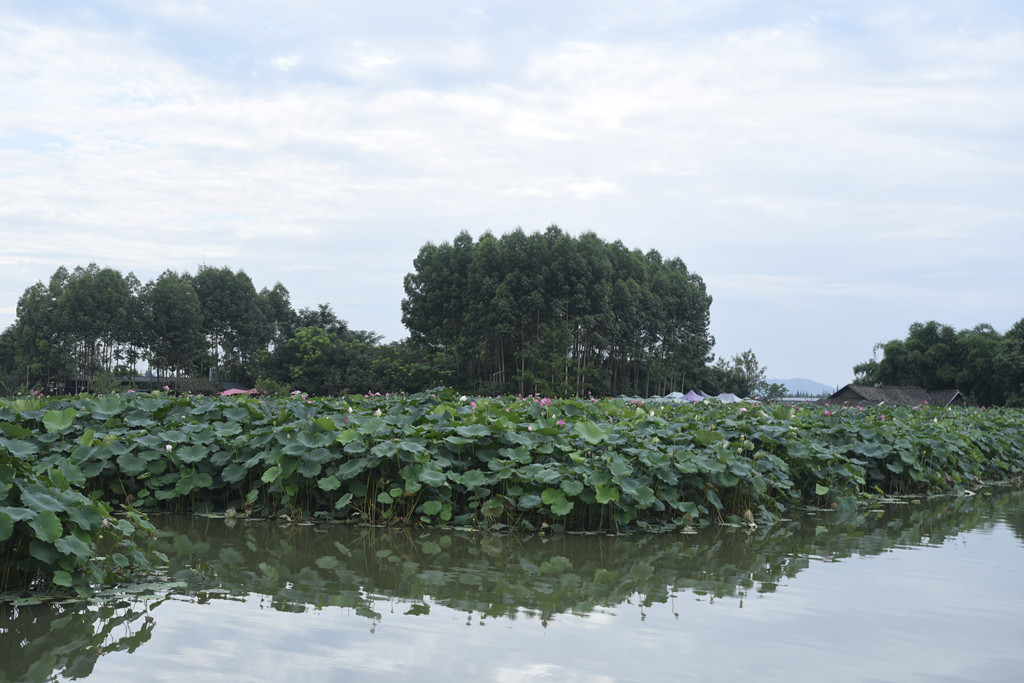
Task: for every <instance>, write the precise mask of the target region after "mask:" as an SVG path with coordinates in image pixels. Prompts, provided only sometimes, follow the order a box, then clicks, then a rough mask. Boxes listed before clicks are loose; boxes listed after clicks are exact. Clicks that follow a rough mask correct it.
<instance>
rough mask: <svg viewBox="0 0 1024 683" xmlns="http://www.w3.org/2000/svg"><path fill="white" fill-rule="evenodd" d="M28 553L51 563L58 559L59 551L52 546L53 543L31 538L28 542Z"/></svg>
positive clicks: (41, 560)
mask: <svg viewBox="0 0 1024 683" xmlns="http://www.w3.org/2000/svg"><path fill="white" fill-rule="evenodd" d="M28 554H29V555H31V556H32V557H34V558H36V559H37V560H39V561H40V562H43V563H45V564H53V563H54V562H56V561H57V560H59V559H60V553H58V552H57V549H56V548H54V547H53V543H49V542H45V541H40V540H39V539H38V538H33V539H32V542H31V543H29V544H28Z"/></svg>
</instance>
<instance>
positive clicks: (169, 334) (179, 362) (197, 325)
mask: <svg viewBox="0 0 1024 683" xmlns="http://www.w3.org/2000/svg"><path fill="white" fill-rule="evenodd" d="M143 310H144V315H145V318H146V326H147V329H148V330H149V334H148V335H147V337H146V344H147V347H148V349H149V354H148V358H147V360H148V361H149V363H150V365H151V366H152V367H153V368H154V369H156V371H157V373H156V374H157V376H158V377H159V376H161V371H162V370H166V371H167V372H168V373H170V374H172V375H173V376H174V377H176V378H180V377H181V376H183V375H185V376H194V375H195V373H196V371H197V370H198V369H199V367H200V362H201V359H202V357H203V350H204V346H205V344H204V339H203V326H202V325H203V318H202V310H201V309H200V305H199V296H198V295H197V294H196V292H195V290H194V289H193V288H192V284H191V282H190V281H189V278H188V277H187V276H183V275H178V274H177V273H175V272H174V271H172V270H167V271H164V273H163V274H162V275H160V277H159V278H157V280H156V281H155V282H151V283H150V284H149V285H147V286H146V288H145V290H144V291H143Z"/></svg>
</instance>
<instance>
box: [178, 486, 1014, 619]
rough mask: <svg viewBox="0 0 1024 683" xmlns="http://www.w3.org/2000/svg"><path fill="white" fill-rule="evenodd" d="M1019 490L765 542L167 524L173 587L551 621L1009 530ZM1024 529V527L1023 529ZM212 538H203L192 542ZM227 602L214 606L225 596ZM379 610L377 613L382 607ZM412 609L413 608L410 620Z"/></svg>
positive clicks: (736, 535)
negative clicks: (995, 526)
mask: <svg viewBox="0 0 1024 683" xmlns="http://www.w3.org/2000/svg"><path fill="white" fill-rule="evenodd" d="M1021 497H1022V493H1021V492H1020V491H1014V492H1007V493H999V494H996V495H991V496H988V495H979V496H974V497H970V498H955V497H949V498H938V499H934V500H931V501H927V502H914V503H907V504H902V505H888V506H885V507H880V508H878V509H873V510H872V509H866V510H861V511H859V512H857V513H855V514H850V515H845V516H841V515H839V514H838V513H818V514H816V515H815V514H810V513H808V514H806V515H804V516H803V517H802V518H801V519H799V520H796V521H793V522H791V523H786V524H779V525H775V526H773V527H769V528H763V529H757V530H754V531H753V532H748V531H746V530H739V529H732V528H723V527H719V528H715V529H705V530H702V531H701V532H700V533H696V534H679V533H665V534H646V535H635V536H619V537H612V536H602V535H591V536H582V535H580V536H577V535H560V536H555V537H541V536H518V535H504V536H498V535H486V534H479V533H475V532H469V531H459V530H452V531H447V532H436V531H431V532H422V531H420V530H417V529H393V528H392V529H382V528H357V529H353V528H337V527H336V528H333V529H330V530H327V531H324V530H317V529H314V528H312V527H288V528H281V527H278V526H275V525H271V524H265V523H253V524H240V525H239V526H237V527H234V528H231V527H228V526H227V525H224V524H222V523H221V522H220V521H219V520H213V521H211V520H205V519H197V518H179V519H176V520H168V528H169V529H170V530H171V531H172V532H173V533H172V535H171V537H170V538H171V541H169V542H173V544H174V547H173V549H172V548H171V547H167V548H164V549H163V550H164V551H165V552H166V553H167V554H168V555H171V556H172V562H174V564H172V567H171V571H172V573H173V574H174V578H177V579H180V580H184V581H186V582H188V585H189V586H190V590H191V591H192V593H193V594H194V595H204V594H203V593H201V592H200V591H201V590H202V589H211V588H217V589H223V590H225V591H227V594H228V595H230V594H234V595H236V596H237V595H244V594H247V593H260V594H264V595H267V596H269V597H270V599H271V605H272V606H273V607H274V608H275V609H280V610H287V611H295V610H302V609H306V608H309V607H313V608H320V607H327V606H340V607H348V608H352V609H354V610H356V611H357V613H359V614H362V615H364V616H367V617H378V618H379V616H380V614H379V612H378V610H377V609H376V608H375V604H377V603H379V600H380V596H385V599H388V598H390V599H399V600H406V601H409V602H411V603H413V607H411V608H410V610H409V611H411V613H412V614H416V613H419V612H418V611H417V609H413V608H415V607H416V606H417V605H419V607H418V610H419V611H422V612H423V613H425V612H426V611H429V605H427V604H425V603H424V600H423V596H429V597H430V601H431V602H434V603H438V604H443V605H445V606H447V607H450V608H453V609H457V610H463V611H467V612H470V611H471V612H479V613H480V614H482V615H484V616H505V617H512V618H515V617H517V616H519V615H520V613H523V612H525V613H527V614H536V615H539V616H541V617H543V618H549V617H551V616H553V615H556V614H559V613H567V612H569V613H576V614H586V613H589V612H591V611H593V610H594V609H595V608H596V607H598V606H604V607H611V606H615V605H619V604H622V603H624V602H626V601H629V600H634V599H635V596H639V599H640V600H641V601H642V602H643V603H645V604H651V603H654V602H665V601H667V600H669V599H670V597H671V595H672V594H673V593H674V592H678V591H684V590H689V591H693V592H694V593H697V594H702V595H709V596H713V597H715V598H725V597H737V598H742V597H743V596H745V595H746V594H748V592H750V591H755V592H757V593H771V592H774V591H775V590H776V589H777V587H778V585H779V584H780V583H782V582H783V581H784V580H787V579H793V578H794V577H796V576H797V575H798V574H799V573H800V571H801V570H803V569H805V568H806V567H807V566H808V565H809V563H810V561H811V559H813V558H825V559H829V560H842V559H843V558H847V557H850V556H851V555H874V554H878V553H882V552H885V551H887V550H889V549H891V548H893V547H896V546H903V545H919V544H937V543H941V542H942V541H943V540H944V539H947V538H950V537H952V536H955V535H956V534H958V533H961V532H964V531H968V530H971V529H974V528H977V527H979V526H986V525H991V523H992V520H995V519H1000V518H1003V519H1009V516H1010V515H1011V513H1012V512H1015V511H1016V510H1017V509H1019V507H1020V501H1021ZM1018 528H1019V521H1018ZM193 538H200V539H202V540H201V541H193V540H190V539H193ZM223 596H224V594H222V593H217V594H215V597H223ZM375 596H376V599H377V602H376V603H375V600H374V597H375ZM403 611H406V610H403Z"/></svg>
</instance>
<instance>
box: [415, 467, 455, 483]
mask: <svg viewBox="0 0 1024 683" xmlns="http://www.w3.org/2000/svg"><path fill="white" fill-rule="evenodd" d="M417 479H419V480H420V481H421V482H423V483H424V484H426V485H427V486H435V487H437V486H443V485H444V484H445V482H446V481H448V477H447V475H445V473H444V472H440V471H438V470H429V469H426V470H423V471H421V472H420V473H419V474H418V475H417Z"/></svg>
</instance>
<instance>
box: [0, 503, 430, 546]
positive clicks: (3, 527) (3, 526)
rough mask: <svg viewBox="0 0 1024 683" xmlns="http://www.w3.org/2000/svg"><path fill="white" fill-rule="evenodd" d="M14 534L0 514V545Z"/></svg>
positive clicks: (10, 522) (7, 519)
mask: <svg viewBox="0 0 1024 683" xmlns="http://www.w3.org/2000/svg"><path fill="white" fill-rule="evenodd" d="M438 509H439V510H440V508H438ZM13 533H14V518H13V517H11V516H10V515H9V514H7V513H6V512H0V543H3V542H4V541H6V540H7V539H8V538H10V537H11V534H13Z"/></svg>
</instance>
